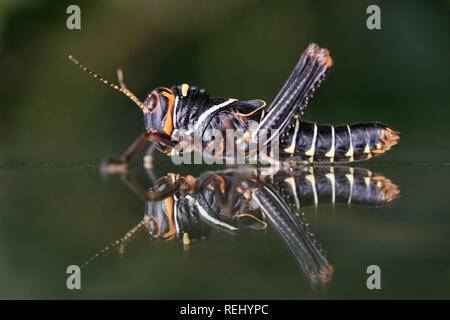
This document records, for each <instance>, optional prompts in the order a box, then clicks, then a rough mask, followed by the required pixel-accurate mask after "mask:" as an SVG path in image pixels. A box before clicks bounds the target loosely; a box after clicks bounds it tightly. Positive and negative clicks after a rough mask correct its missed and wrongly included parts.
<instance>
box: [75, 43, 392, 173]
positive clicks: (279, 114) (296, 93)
mask: <svg viewBox="0 0 450 320" xmlns="http://www.w3.org/2000/svg"><path fill="white" fill-rule="evenodd" d="M69 58H70V59H71V60H72V61H73V62H74V63H76V64H77V65H79V66H80V67H81V68H82V69H83V70H85V71H87V72H88V73H90V74H91V75H93V76H94V77H95V78H97V79H99V80H100V81H102V82H103V83H105V84H107V85H109V86H111V87H113V88H114V89H116V90H119V91H121V92H122V93H124V94H125V95H127V96H128V97H129V98H130V99H131V100H132V101H134V102H135V103H136V104H137V105H138V106H139V107H140V108H141V110H142V112H143V113H144V121H145V129H146V132H145V133H144V134H142V135H141V136H140V137H139V138H138V139H137V140H136V141H135V142H134V143H133V144H132V145H131V147H130V148H129V149H128V150H127V151H126V152H125V153H124V154H123V156H122V157H121V158H120V160H118V161H109V165H110V166H111V167H116V168H117V167H119V168H120V167H122V168H124V167H125V166H126V165H127V164H128V162H129V161H130V160H131V158H132V156H133V155H134V154H135V153H136V151H137V150H138V149H139V148H140V147H141V146H142V145H143V144H144V143H145V142H146V141H153V142H154V144H152V147H151V148H150V149H149V155H150V154H151V153H152V152H153V150H154V149H155V146H156V147H157V148H158V149H159V150H161V151H163V152H165V153H168V154H170V155H173V154H174V147H175V146H177V145H178V144H179V143H180V142H181V138H180V137H179V135H177V132H180V131H183V132H184V135H186V134H187V136H188V137H195V136H197V137H200V138H201V141H202V145H201V147H202V148H205V147H207V146H210V145H211V144H212V143H215V141H213V139H212V138H211V137H209V136H206V135H205V132H206V131H207V129H216V130H224V129H226V128H232V129H238V130H241V132H246V133H247V134H244V135H243V136H242V137H241V138H240V139H238V141H237V144H238V145H240V146H241V148H240V150H244V152H248V149H249V148H248V145H249V144H250V143H251V142H252V141H256V140H257V138H258V136H259V134H260V133H262V132H265V133H266V135H267V139H266V140H265V141H264V142H263V144H264V146H266V147H267V146H268V144H269V142H271V141H272V140H273V139H278V140H279V148H278V151H279V159H280V160H281V161H283V160H286V159H290V160H299V161H309V162H328V163H332V162H348V161H356V160H364V159H368V158H371V157H372V156H374V155H379V154H382V153H384V152H386V151H387V150H389V149H390V148H391V147H393V146H394V145H396V144H397V143H398V140H399V132H397V131H395V130H393V129H391V128H390V127H388V126H385V125H382V124H379V123H362V124H355V125H341V126H329V125H316V124H315V123H307V122H301V121H299V117H300V116H301V114H303V109H304V108H305V107H306V104H307V102H308V99H309V98H310V97H311V96H312V93H313V92H314V90H315V89H316V88H317V87H318V86H319V85H320V83H321V82H322V80H323V79H324V77H325V74H326V72H327V71H328V70H329V69H330V67H331V66H332V64H333V60H332V58H331V56H330V54H329V51H328V50H327V49H321V48H319V47H318V46H317V45H316V44H310V45H309V46H308V48H307V49H306V50H305V51H304V52H303V54H302V55H301V57H300V60H299V61H298V63H297V65H296V66H295V68H294V70H293V71H292V74H291V75H290V77H289V78H288V80H287V81H286V83H285V85H284V86H283V88H282V89H281V90H280V92H279V93H278V95H277V96H276V98H275V99H274V101H273V102H272V104H271V105H270V106H269V107H268V109H267V110H265V106H266V103H265V102H264V101H262V100H259V99H256V100H247V101H239V100H237V99H231V98H211V97H209V94H208V92H207V91H206V90H205V89H199V88H197V87H194V86H189V85H187V84H182V85H178V86H173V87H172V88H170V89H169V88H164V87H159V88H156V89H155V90H153V91H152V92H151V93H150V94H149V95H148V97H147V98H146V99H145V100H144V102H141V101H140V100H139V99H138V98H137V97H136V96H135V95H134V94H133V93H131V91H129V90H128V89H127V87H126V86H125V84H124V82H123V76H122V72H121V70H119V71H118V78H119V83H120V87H119V86H117V85H115V84H113V83H110V82H109V81H107V80H105V79H104V78H102V77H100V76H99V75H98V74H96V73H94V72H92V71H90V70H89V69H87V68H86V67H85V66H83V65H81V64H80V63H79V62H78V61H77V60H76V59H74V58H73V57H72V56H69ZM192 141H193V139H191V140H190V141H188V142H186V139H184V143H185V144H186V143H187V146H186V145H185V147H186V148H185V149H184V151H186V150H187V151H192V150H193V149H195V148H196V147H195V145H194V144H193V142H192ZM219 145H220V146H221V148H217V149H215V150H214V155H220V154H223V153H224V151H225V143H224V142H222V143H219ZM242 145H244V147H242ZM257 146H258V148H260V147H261V146H262V145H261V143H260V144H257ZM268 151H270V150H268ZM272 151H273V150H272ZM272 153H273V152H272ZM272 153H269V155H270V154H272ZM269 159H270V157H269Z"/></svg>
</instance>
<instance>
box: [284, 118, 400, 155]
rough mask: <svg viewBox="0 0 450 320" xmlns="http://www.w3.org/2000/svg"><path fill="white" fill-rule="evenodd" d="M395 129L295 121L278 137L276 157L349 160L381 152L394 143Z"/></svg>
mask: <svg viewBox="0 0 450 320" xmlns="http://www.w3.org/2000/svg"><path fill="white" fill-rule="evenodd" d="M399 139H400V137H399V132H397V131H395V130H393V129H391V128H390V127H388V126H386V125H383V124H380V123H377V122H374V123H359V124H353V125H339V126H330V125H317V124H316V123H310V122H301V121H296V123H295V124H294V125H293V126H291V127H290V128H289V129H288V130H287V131H286V133H285V135H283V136H282V137H280V151H279V152H280V153H279V155H280V158H281V159H286V158H294V159H298V160H307V161H310V162H349V161H358V160H365V159H369V158H371V157H372V156H375V155H379V154H382V153H384V152H386V151H388V150H389V149H391V148H392V147H393V146H394V145H396V144H397V143H398V140H399Z"/></svg>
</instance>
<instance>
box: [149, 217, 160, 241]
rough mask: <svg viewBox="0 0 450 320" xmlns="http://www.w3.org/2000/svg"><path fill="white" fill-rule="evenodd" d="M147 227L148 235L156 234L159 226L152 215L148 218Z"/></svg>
mask: <svg viewBox="0 0 450 320" xmlns="http://www.w3.org/2000/svg"><path fill="white" fill-rule="evenodd" d="M147 228H148V231H149V233H150V235H152V236H156V235H157V234H158V232H159V230H158V229H159V226H158V223H157V222H156V218H154V217H152V218H150V219H149V221H148V224H147Z"/></svg>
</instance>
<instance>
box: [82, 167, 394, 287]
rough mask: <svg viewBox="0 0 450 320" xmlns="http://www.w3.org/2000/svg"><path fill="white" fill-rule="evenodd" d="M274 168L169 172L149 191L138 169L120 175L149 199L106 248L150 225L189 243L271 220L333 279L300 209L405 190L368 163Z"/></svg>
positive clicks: (301, 258) (311, 271) (313, 275)
mask: <svg viewBox="0 0 450 320" xmlns="http://www.w3.org/2000/svg"><path fill="white" fill-rule="evenodd" d="M272 171H273V168H260V169H253V170H252V169H250V168H247V167H245V168H240V169H226V170H222V171H214V172H212V171H211V172H206V173H203V174H202V175H201V176H199V177H198V178H194V177H193V176H190V175H187V176H180V175H178V174H168V175H166V176H164V177H162V178H161V179H159V180H157V181H156V182H155V184H154V186H153V187H151V188H150V190H148V191H145V190H143V189H142V188H141V187H140V186H139V184H138V183H136V182H135V180H133V178H132V177H131V176H129V175H126V174H124V175H121V177H122V178H123V180H124V181H125V182H126V183H127V184H128V185H129V186H130V188H131V189H132V190H133V191H134V192H136V193H137V194H138V195H140V196H141V197H142V198H143V199H144V200H145V202H146V208H145V215H144V218H143V219H142V221H141V222H140V223H139V224H138V225H137V226H135V227H134V228H132V229H131V230H130V231H129V232H128V233H127V234H126V235H125V236H124V237H122V239H121V241H115V242H113V243H112V244H111V245H110V246H108V247H107V248H112V247H114V246H116V245H119V244H123V242H125V241H126V240H128V239H129V238H130V237H131V236H132V235H133V234H135V233H136V232H137V231H138V230H139V229H140V228H141V227H143V226H145V228H146V229H147V230H148V232H149V234H150V236H151V237H152V238H154V239H157V240H160V241H164V242H166V241H178V242H180V243H181V244H183V245H184V246H189V245H190V244H191V243H192V242H195V241H199V240H202V239H205V238H207V237H208V236H209V234H210V233H211V230H213V229H215V230H217V231H224V232H228V233H231V234H233V233H235V232H237V231H238V230H239V229H254V230H264V229H266V227H267V226H268V222H270V225H271V226H272V227H273V228H275V229H276V230H277V231H278V232H279V234H280V235H281V237H282V238H283V240H284V241H285V243H286V244H287V246H288V248H289V249H290V251H291V252H292V254H293V255H294V257H295V259H296V261H297V262H298V264H299V265H300V267H301V269H302V270H303V272H304V273H305V274H306V276H307V278H308V279H309V281H310V282H312V283H326V282H329V281H330V279H331V277H332V274H333V267H332V265H331V264H329V262H328V260H327V258H326V257H325V255H324V253H323V252H322V250H321V249H320V247H319V245H317V244H316V241H315V239H314V237H313V236H312V234H311V233H310V231H309V230H308V224H307V223H306V222H305V219H304V217H302V214H300V213H301V210H302V209H304V208H305V207H308V206H312V205H315V206H317V205H318V204H322V203H346V204H358V205H364V206H377V205H383V204H386V203H389V202H391V201H392V200H394V199H396V198H397V197H398V196H399V192H400V191H399V189H398V187H397V186H396V185H395V184H393V183H392V182H391V181H390V180H389V179H387V178H385V177H384V176H381V175H379V174H374V173H372V172H371V171H368V170H365V169H358V168H346V167H315V168H313V167H297V168H291V169H286V170H278V171H274V172H272ZM104 251H105V249H104V250H102V252H104ZM97 256H98V254H97V255H96V256H94V257H93V258H91V260H93V259H94V258H96V257H97ZM91 260H88V261H87V262H90V261H91Z"/></svg>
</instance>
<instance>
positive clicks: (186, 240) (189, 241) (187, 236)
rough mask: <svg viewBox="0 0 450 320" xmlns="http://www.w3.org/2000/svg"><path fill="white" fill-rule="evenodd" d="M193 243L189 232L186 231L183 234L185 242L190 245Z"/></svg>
mask: <svg viewBox="0 0 450 320" xmlns="http://www.w3.org/2000/svg"><path fill="white" fill-rule="evenodd" d="M190 243H191V239H189V234H188V233H187V232H186V233H184V234H183V244H184V245H185V246H188V245H189V244H190Z"/></svg>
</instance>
